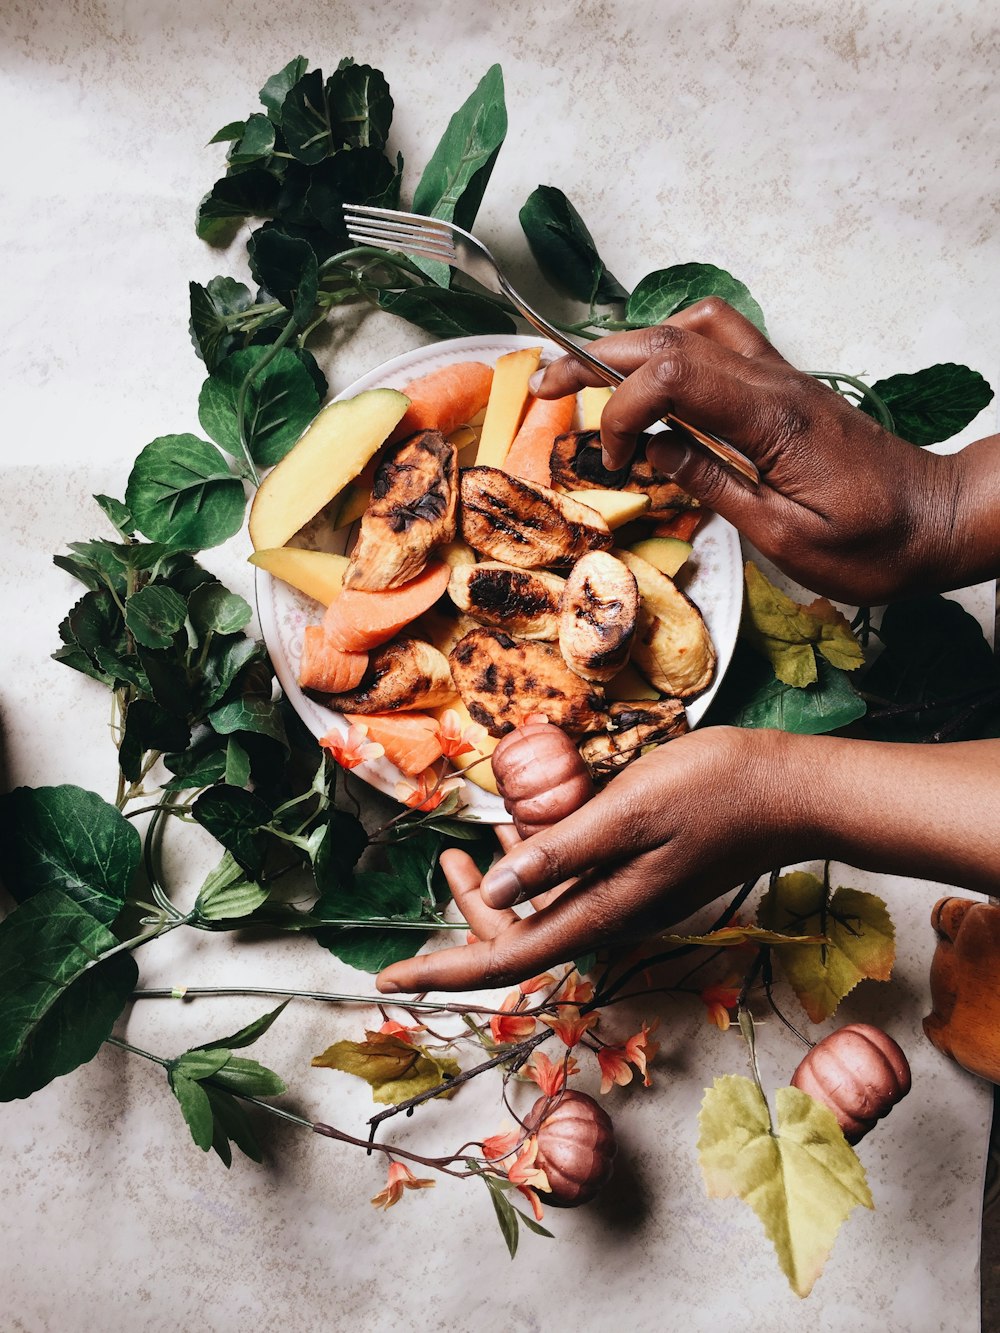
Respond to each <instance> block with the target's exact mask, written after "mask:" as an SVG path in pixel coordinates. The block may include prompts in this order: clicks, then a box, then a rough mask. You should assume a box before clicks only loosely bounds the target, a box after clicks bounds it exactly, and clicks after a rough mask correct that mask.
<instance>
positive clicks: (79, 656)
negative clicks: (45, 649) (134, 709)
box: [51, 622, 115, 689]
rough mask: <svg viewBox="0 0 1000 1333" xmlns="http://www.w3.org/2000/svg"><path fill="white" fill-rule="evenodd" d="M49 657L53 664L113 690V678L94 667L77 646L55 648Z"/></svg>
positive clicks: (66, 644) (71, 644)
mask: <svg viewBox="0 0 1000 1333" xmlns="http://www.w3.org/2000/svg"><path fill="white" fill-rule="evenodd" d="M64 623H65V622H64ZM51 657H52V660H53V661H54V662H61V663H62V664H63V666H68V667H69V668H70V669H71V670H73V671H79V672H81V673H82V674H83V675H84V676H89V677H90V678H91V680H96V681H99V682H100V684H102V685H106V686H108V688H109V689H112V688H114V684H115V681H114V677H113V676H111V675H109V674H108V673H107V672H106V671H102V670H99V669H98V668H97V667H95V666H94V663H93V662H92V661H91V659H90V658H89V657H88V656H87V654H86V653H85V652H84V651H83V649H82V648H80V647H79V646H78V645H77V644H73V643H65V644H63V646H62V647H61V648H57V649H56V650H55V652H54V653H52V654H51Z"/></svg>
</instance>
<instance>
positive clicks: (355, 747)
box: [320, 722, 385, 768]
mask: <svg viewBox="0 0 1000 1333" xmlns="http://www.w3.org/2000/svg"><path fill="white" fill-rule="evenodd" d="M367 737H368V728H367V727H366V726H365V725H364V724H363V723H362V722H354V723H352V724H351V726H349V727H348V729H347V735H346V736H341V734H340V732H339V731H336V730H334V731H328V732H327V733H326V735H325V736H323V737H322V738H321V740H320V745H322V746H323V747H324V749H326V750H329V752H330V754H331V755H332V756H333V758H334V759H335V760H336V762H337V763H338V764H339V765H340V767H341V768H357V766H358V765H359V764H367V763H368V762H369V761H370V760H372V759H381V758H382V756H383V755H384V754H385V750H384V749H383V747H382V746H381V745H379V743H378V741H370V740H368V739H367Z"/></svg>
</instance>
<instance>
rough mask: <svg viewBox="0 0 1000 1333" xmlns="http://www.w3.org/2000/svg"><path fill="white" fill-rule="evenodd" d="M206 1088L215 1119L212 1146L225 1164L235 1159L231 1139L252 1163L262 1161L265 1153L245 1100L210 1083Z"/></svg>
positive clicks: (229, 1163) (228, 1164)
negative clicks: (251, 1121)
mask: <svg viewBox="0 0 1000 1333" xmlns="http://www.w3.org/2000/svg"><path fill="white" fill-rule="evenodd" d="M203 1090H204V1092H205V1095H206V1096H207V1097H208V1102H209V1105H210V1106H211V1108H212V1116H213V1120H214V1126H213V1135H212V1148H213V1150H214V1151H215V1152H216V1153H218V1155H219V1157H220V1158H221V1159H222V1161H223V1162H224V1163H225V1165H226V1166H227V1167H228V1166H230V1165H231V1164H232V1160H233V1154H232V1151H231V1150H230V1147H229V1143H230V1140H232V1142H233V1143H235V1144H236V1146H237V1148H239V1150H240V1152H241V1153H243V1155H244V1156H245V1157H249V1158H250V1160H251V1161H252V1162H262V1161H263V1160H264V1154H263V1152H262V1151H261V1146H260V1144H259V1142H258V1141H257V1135H256V1134H255V1133H254V1129H253V1125H252V1124H251V1123H250V1117H249V1116H248V1115H247V1113H246V1111H245V1110H244V1109H243V1104H242V1102H240V1101H239V1100H238V1099H237V1098H236V1097H234V1096H233V1095H232V1093H229V1092H224V1091H223V1090H222V1089H221V1088H215V1087H213V1086H212V1085H211V1083H206V1084H205V1085H204V1089H203Z"/></svg>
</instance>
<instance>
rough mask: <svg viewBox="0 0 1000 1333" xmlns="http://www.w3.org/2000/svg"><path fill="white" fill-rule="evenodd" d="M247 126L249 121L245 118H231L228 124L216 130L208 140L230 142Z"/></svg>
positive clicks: (211, 141)
mask: <svg viewBox="0 0 1000 1333" xmlns="http://www.w3.org/2000/svg"><path fill="white" fill-rule="evenodd" d="M246 126H247V123H246V121H245V120H231V121H230V122H229V124H228V125H223V127H222V129H221V130H216V131H215V133H214V134H213V135H212V137H211V139H209V141H208V142H209V143H210V144H213V143H230V142H231V141H232V140H234V139H238V138H239V137H240V135H241V134H242V133H243V131H244V130H245V129H246Z"/></svg>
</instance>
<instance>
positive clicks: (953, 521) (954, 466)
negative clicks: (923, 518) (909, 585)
mask: <svg viewBox="0 0 1000 1333" xmlns="http://www.w3.org/2000/svg"><path fill="white" fill-rule="evenodd" d="M941 464H942V465H943V468H944V470H946V471H947V472H948V473H949V474H950V476H951V478H952V481H951V490H952V493H953V495H954V502H953V507H952V509H951V511H950V512H948V511H946V512H945V514H944V523H945V525H946V533H945V542H944V543H943V552H944V558H943V559H942V560H940V561H939V562H938V567H937V568H936V570H935V571H934V588H935V589H936V590H942V591H943V590H944V589H947V588H964V587H968V586H969V585H970V584H973V583H979V582H980V581H981V580H982V579H992V578H996V577H997V575H998V574H1000V435H991V436H989V437H988V438H987V439H984V440H977V441H976V442H975V443H974V444H970V445H968V446H967V447H966V448H965V449H962V450H961V451H960V452H959V453H957V454H951V455H947V456H945V457H944V458H942V459H941Z"/></svg>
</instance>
